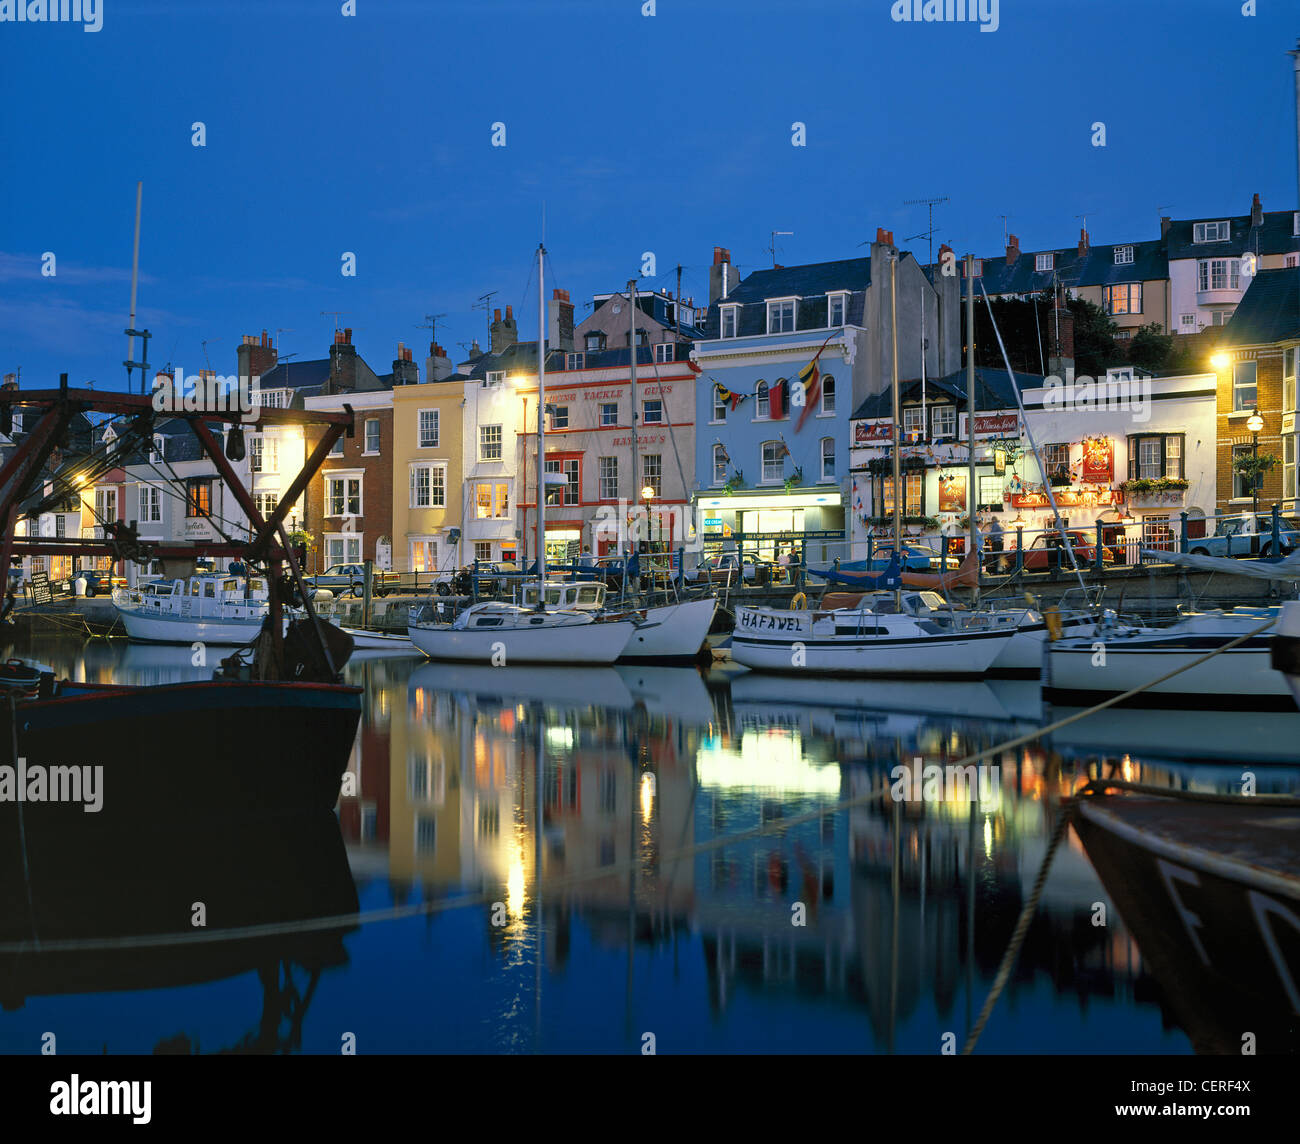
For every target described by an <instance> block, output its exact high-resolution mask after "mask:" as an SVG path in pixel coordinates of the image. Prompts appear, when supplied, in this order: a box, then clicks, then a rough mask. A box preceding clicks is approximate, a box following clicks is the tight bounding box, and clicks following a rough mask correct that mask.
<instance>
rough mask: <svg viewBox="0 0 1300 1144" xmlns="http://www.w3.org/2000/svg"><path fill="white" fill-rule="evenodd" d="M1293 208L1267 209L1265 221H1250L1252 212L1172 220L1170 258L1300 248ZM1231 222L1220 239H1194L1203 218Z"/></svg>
mask: <svg viewBox="0 0 1300 1144" xmlns="http://www.w3.org/2000/svg"><path fill="white" fill-rule="evenodd" d="M1292 219H1293V212H1292V211H1264V218H1263V222H1262V223H1261V224H1260V225H1259V226H1256V227H1252V226H1251V225H1250V215H1238V216H1236V217H1235V218H1232V217H1228V216H1225V215H1210V216H1209V217H1207V218H1198V219H1179V220H1176V221H1174V222H1171V223H1170V224H1169V232H1168V234H1166V235H1165V244H1166V246H1167V247H1168V250H1169V258H1170V260H1171V261H1172V260H1173V259H1176V258H1239V257H1241V255H1242V254H1244V253H1246V252H1247V251H1254V252H1255V253H1256V254H1288V253H1290V252H1291V251H1293V250H1300V235H1294V234H1292V233H1291V231H1292V229H1293V225H1294V224H1293V221H1292ZM1225 220H1226V221H1227V222H1228V224H1229V226H1228V230H1229V235H1230V237H1228V238H1226V239H1223V240H1222V241H1220V242H1193V241H1192V239H1193V237H1194V236H1195V226H1196V224H1197V223H1200V222H1224V221H1225Z"/></svg>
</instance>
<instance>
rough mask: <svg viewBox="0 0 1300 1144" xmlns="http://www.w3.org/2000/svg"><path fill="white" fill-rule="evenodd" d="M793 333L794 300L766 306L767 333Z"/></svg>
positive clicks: (790, 299)
mask: <svg viewBox="0 0 1300 1144" xmlns="http://www.w3.org/2000/svg"><path fill="white" fill-rule="evenodd" d="M793 331H794V299H793V298H789V299H783V300H782V301H780V302H769V303H768V304H767V332H768V333H769V334H788V333H792V332H793Z"/></svg>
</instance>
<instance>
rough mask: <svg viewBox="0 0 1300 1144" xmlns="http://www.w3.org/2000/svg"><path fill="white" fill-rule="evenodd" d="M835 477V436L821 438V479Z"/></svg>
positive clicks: (831, 479)
mask: <svg viewBox="0 0 1300 1144" xmlns="http://www.w3.org/2000/svg"><path fill="white" fill-rule="evenodd" d="M834 479H835V438H834V437H823V438H822V480H823V481H833V480H834Z"/></svg>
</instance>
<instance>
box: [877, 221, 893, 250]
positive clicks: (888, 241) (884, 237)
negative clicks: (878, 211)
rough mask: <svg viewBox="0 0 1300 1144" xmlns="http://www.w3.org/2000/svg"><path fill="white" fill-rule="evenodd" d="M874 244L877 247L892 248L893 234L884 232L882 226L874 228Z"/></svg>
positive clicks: (890, 231)
mask: <svg viewBox="0 0 1300 1144" xmlns="http://www.w3.org/2000/svg"><path fill="white" fill-rule="evenodd" d="M876 244H877V245H878V246H893V245H894V232H893V231H892V230H886V229H885V228H884V227H883V226H878V227H876Z"/></svg>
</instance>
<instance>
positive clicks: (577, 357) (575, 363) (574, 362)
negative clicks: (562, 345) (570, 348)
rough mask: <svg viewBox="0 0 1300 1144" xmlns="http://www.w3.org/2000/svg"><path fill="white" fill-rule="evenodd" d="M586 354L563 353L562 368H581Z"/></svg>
mask: <svg viewBox="0 0 1300 1144" xmlns="http://www.w3.org/2000/svg"><path fill="white" fill-rule="evenodd" d="M586 356H587V355H586V354H582V353H576V354H565V356H564V368H565V369H566V370H570V369H582V363H583V362H584V361H585V360H586Z"/></svg>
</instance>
